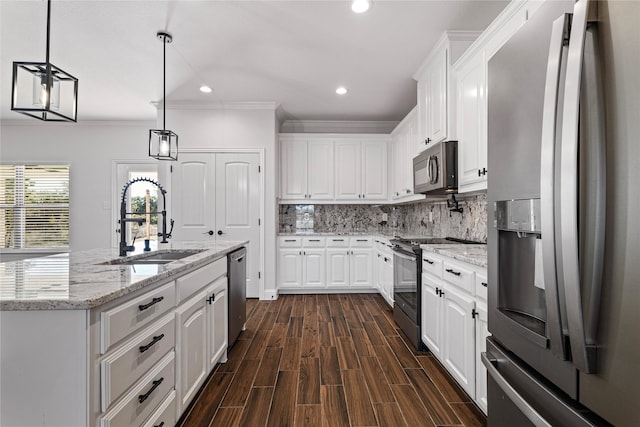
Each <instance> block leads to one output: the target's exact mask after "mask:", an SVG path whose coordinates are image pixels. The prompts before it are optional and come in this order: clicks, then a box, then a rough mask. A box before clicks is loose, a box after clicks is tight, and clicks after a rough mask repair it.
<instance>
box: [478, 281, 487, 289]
mask: <svg viewBox="0 0 640 427" xmlns="http://www.w3.org/2000/svg"><path fill="white" fill-rule="evenodd" d="M480 284H481V285H482V286H484V287H485V288H486V287H487V286H489V285H488V284H487V282H480Z"/></svg>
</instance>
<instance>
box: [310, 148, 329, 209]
mask: <svg viewBox="0 0 640 427" xmlns="http://www.w3.org/2000/svg"><path fill="white" fill-rule="evenodd" d="M305 161H306V165H307V193H308V194H309V198H311V199H313V200H332V199H333V195H334V173H333V167H334V163H333V141H331V140H330V141H327V140H309V142H308V143H307V159H305Z"/></svg>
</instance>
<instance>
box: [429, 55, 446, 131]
mask: <svg viewBox="0 0 640 427" xmlns="http://www.w3.org/2000/svg"><path fill="white" fill-rule="evenodd" d="M447 54H448V50H447V49H442V51H441V52H439V53H438V54H437V55H435V56H434V58H433V61H432V62H431V65H429V69H428V71H427V133H428V138H430V139H431V143H434V142H438V141H442V140H443V139H445V138H446V137H447Z"/></svg>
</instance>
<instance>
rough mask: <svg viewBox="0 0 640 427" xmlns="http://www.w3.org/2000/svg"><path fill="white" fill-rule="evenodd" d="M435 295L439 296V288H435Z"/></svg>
mask: <svg viewBox="0 0 640 427" xmlns="http://www.w3.org/2000/svg"><path fill="white" fill-rule="evenodd" d="M436 295H438V296H440V288H436Z"/></svg>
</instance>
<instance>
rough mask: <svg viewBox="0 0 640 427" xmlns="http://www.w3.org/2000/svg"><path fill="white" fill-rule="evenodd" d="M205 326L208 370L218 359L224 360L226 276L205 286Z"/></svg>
mask: <svg viewBox="0 0 640 427" xmlns="http://www.w3.org/2000/svg"><path fill="white" fill-rule="evenodd" d="M207 295H209V296H208V297H207V303H208V304H209V305H208V308H207V328H208V333H207V336H208V340H209V351H208V356H209V357H208V361H209V362H208V363H209V371H211V369H213V368H214V367H215V365H216V363H218V362H219V361H222V362H226V353H225V352H226V351H227V345H228V343H229V337H228V336H227V331H228V330H229V329H228V327H227V325H228V320H227V319H228V318H229V313H228V304H227V301H228V299H227V278H226V277H220V278H219V279H218V280H216V281H215V282H213V283H212V284H211V286H209V287H208V288H207Z"/></svg>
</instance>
